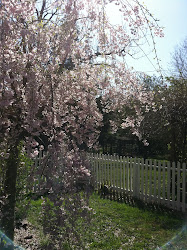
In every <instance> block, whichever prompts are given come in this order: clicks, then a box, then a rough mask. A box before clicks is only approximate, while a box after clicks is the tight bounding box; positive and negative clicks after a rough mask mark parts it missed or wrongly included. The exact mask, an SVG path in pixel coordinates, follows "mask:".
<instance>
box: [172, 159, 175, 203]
mask: <svg viewBox="0 0 187 250" xmlns="http://www.w3.org/2000/svg"><path fill="white" fill-rule="evenodd" d="M172 207H173V208H175V162H173V163H172Z"/></svg>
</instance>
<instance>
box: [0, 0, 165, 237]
mask: <svg viewBox="0 0 187 250" xmlns="http://www.w3.org/2000/svg"><path fill="white" fill-rule="evenodd" d="M110 5H112V6H114V5H116V6H117V8H118V12H119V14H120V15H121V17H123V24H119V25H112V24H111V21H110V18H109V17H108V16H107V6H110ZM0 16H1V20H0V29H1V32H0V34H1V35H0V132H1V133H0V143H1V144H0V147H1V152H3V154H2V155H1V157H2V159H3V160H4V161H5V164H6V174H5V179H4V189H3V197H4V198H3V197H1V201H2V204H3V205H2V214H3V215H2V218H3V219H2V222H1V225H2V227H3V229H4V231H5V233H6V234H7V235H8V236H9V237H10V238H12V239H13V235H14V211H15V199H16V197H15V187H16V176H17V171H18V168H19V164H20V163H19V157H18V154H19V152H18V146H19V144H20V142H23V143H24V149H25V150H26V152H27V154H28V155H29V157H32V158H34V157H36V156H37V155H38V153H39V151H40V150H43V149H44V150H45V151H47V152H48V154H47V155H48V156H47V157H46V158H45V159H44V160H43V162H42V164H43V166H44V167H43V171H42V174H43V173H46V175H47V176H48V181H49V183H50V181H51V180H52V179H53V178H54V177H55V176H56V175H58V176H59V175H60V176H61V178H62V183H63V189H64V190H66V191H67V190H69V191H70V190H72V192H73V191H75V189H74V188H73V187H74V183H75V180H76V178H77V177H80V176H88V177H89V176H90V172H89V171H88V169H87V165H88V164H87V163H85V162H86V161H85V160H83V158H82V153H81V152H82V151H83V150H85V149H87V148H92V147H93V146H94V144H95V143H96V141H97V138H98V127H99V126H100V124H101V122H102V114H101V113H100V112H99V109H98V107H97V103H96V97H97V96H99V95H100V96H101V97H102V102H103V103H105V105H104V107H105V112H109V111H110V110H116V109H118V110H119V112H120V107H121V106H122V104H128V102H129V100H130V99H131V98H132V96H134V97H136V98H138V99H139V101H143V102H146V100H148V99H149V98H148V99H147V96H146V94H142V95H141V94H140V93H141V92H142V87H141V86H139V85H138V84H137V83H138V81H137V79H136V74H135V72H131V71H130V69H129V68H128V67H127V64H126V62H125V61H124V60H125V56H126V55H131V52H132V54H133V53H134V47H136V48H138V47H139V46H140V43H139V41H141V39H144V38H145V36H146V34H149V35H150V36H151V37H153V36H154V35H158V36H163V33H162V29H161V28H160V27H159V26H158V24H157V21H156V20H155V19H154V18H153V17H152V15H151V14H150V13H149V12H148V10H147V9H146V7H145V6H143V5H141V4H140V3H139V2H138V1H137V0H131V1H130V0H64V1H62V0H59V1H50V0H42V1H37V0H25V1H21V0H20V1H19V0H2V1H1V5H0ZM153 44H154V42H153ZM129 98H130V99H129ZM137 117H139V118H140V119H142V117H141V115H140V111H139V110H137ZM126 122H127V121H126ZM131 123H132V121H131ZM132 126H133V124H132ZM58 166H60V168H58ZM49 186H50V184H49ZM50 188H52V186H50ZM63 192H65V191H63Z"/></svg>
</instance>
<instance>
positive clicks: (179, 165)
mask: <svg viewBox="0 0 187 250" xmlns="http://www.w3.org/2000/svg"><path fill="white" fill-rule="evenodd" d="M180 170H181V164H180V163H179V162H178V163H177V210H179V209H180V172H181V171H180Z"/></svg>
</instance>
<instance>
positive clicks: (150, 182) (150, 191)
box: [149, 160, 152, 202]
mask: <svg viewBox="0 0 187 250" xmlns="http://www.w3.org/2000/svg"><path fill="white" fill-rule="evenodd" d="M151 201H152V160H149V202H151Z"/></svg>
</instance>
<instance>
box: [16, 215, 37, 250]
mask: <svg viewBox="0 0 187 250" xmlns="http://www.w3.org/2000/svg"><path fill="white" fill-rule="evenodd" d="M39 242H40V238H39V232H38V231H37V230H36V228H35V227H34V226H33V225H31V224H30V223H29V222H28V221H27V220H23V221H22V222H21V223H17V225H16V229H15V235H14V243H15V245H19V246H21V247H23V248H24V249H27V250H38V249H40V250H41V247H40V246H39Z"/></svg>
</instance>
